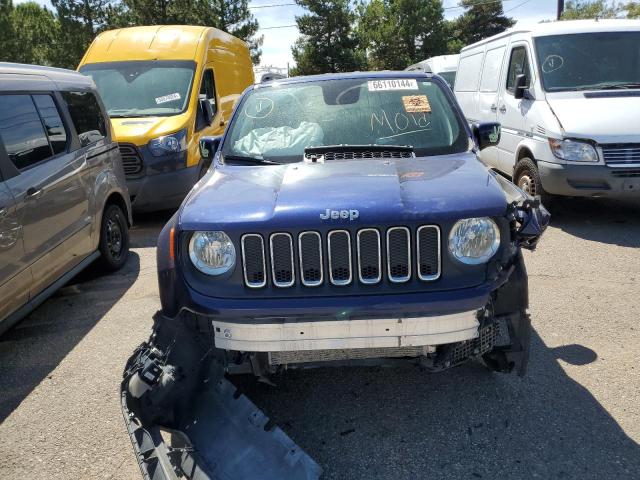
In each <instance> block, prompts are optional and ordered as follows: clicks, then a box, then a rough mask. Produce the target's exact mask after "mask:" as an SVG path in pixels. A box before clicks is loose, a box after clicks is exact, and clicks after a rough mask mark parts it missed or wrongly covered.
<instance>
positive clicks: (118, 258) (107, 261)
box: [98, 204, 129, 272]
mask: <svg viewBox="0 0 640 480" xmlns="http://www.w3.org/2000/svg"><path fill="white" fill-rule="evenodd" d="M98 250H100V264H101V266H102V268H103V269H104V270H106V271H108V272H115V271H116V270H120V269H121V268H122V267H123V266H124V264H125V263H126V261H127V256H128V255H129V226H128V225H127V220H126V217H125V216H124V213H123V211H122V209H121V208H120V207H119V206H117V205H114V204H111V205H107V208H105V210H104V214H103V215H102V225H101V227H100V244H99V246H98Z"/></svg>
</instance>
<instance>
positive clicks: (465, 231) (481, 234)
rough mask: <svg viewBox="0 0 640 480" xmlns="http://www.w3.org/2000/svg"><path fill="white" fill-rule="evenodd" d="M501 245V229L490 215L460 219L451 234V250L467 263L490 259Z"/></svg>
mask: <svg viewBox="0 0 640 480" xmlns="http://www.w3.org/2000/svg"><path fill="white" fill-rule="evenodd" d="M499 247H500V229H499V228H498V225H496V222H494V221H493V220H491V219H490V218H488V217H479V218H465V219H463V220H458V221H457V222H456V224H455V225H454V226H453V228H452V229H451V233H450V234H449V251H450V252H451V255H453V256H454V257H455V258H456V259H457V260H459V261H460V262H462V263H466V264H467V265H478V264H481V263H485V262H487V261H489V259H490V258H491V257H493V256H494V255H495V253H496V252H497V251H498V248H499Z"/></svg>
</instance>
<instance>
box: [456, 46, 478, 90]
mask: <svg viewBox="0 0 640 480" xmlns="http://www.w3.org/2000/svg"><path fill="white" fill-rule="evenodd" d="M482 53H483V52H478V53H476V54H473V55H469V56H468V57H461V58H460V64H459V65H458V75H457V77H456V91H457V92H475V91H476V90H477V89H478V81H479V80H480V67H481V66H482Z"/></svg>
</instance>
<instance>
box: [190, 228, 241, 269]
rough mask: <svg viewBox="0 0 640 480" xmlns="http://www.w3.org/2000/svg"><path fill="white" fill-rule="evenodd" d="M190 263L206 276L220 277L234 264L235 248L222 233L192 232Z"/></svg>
mask: <svg viewBox="0 0 640 480" xmlns="http://www.w3.org/2000/svg"><path fill="white" fill-rule="evenodd" d="M189 258H191V263H193V265H194V266H195V267H196V268H197V269H198V270H200V271H201V272H202V273H206V274H207V275H222V274H223V273H227V272H228V271H229V270H231V269H232V268H233V266H234V265H235V263H236V248H235V247H234V246H233V242H232V241H231V239H230V238H229V236H228V235H227V234H226V233H224V232H194V233H193V236H192V237H191V241H189Z"/></svg>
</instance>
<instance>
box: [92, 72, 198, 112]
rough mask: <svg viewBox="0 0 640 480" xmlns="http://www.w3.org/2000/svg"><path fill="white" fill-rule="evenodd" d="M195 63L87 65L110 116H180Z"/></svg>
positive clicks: (186, 101)
mask: <svg viewBox="0 0 640 480" xmlns="http://www.w3.org/2000/svg"><path fill="white" fill-rule="evenodd" d="M195 67H196V64H195V62H193V61H173V60H154V61H130V62H106V63H94V64H88V65H84V66H83V67H81V68H80V72H81V73H83V74H85V75H89V76H90V77H91V78H93V81H94V82H95V83H96V86H97V87H98V91H99V92H100V96H101V97H102V100H103V102H104V104H105V106H106V107H107V113H108V114H109V116H110V117H113V118H118V117H150V116H169V115H177V114H179V113H182V112H184V111H185V110H186V109H187V106H188V103H189V93H190V91H191V85H192V83H193V75H194V71H195Z"/></svg>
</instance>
